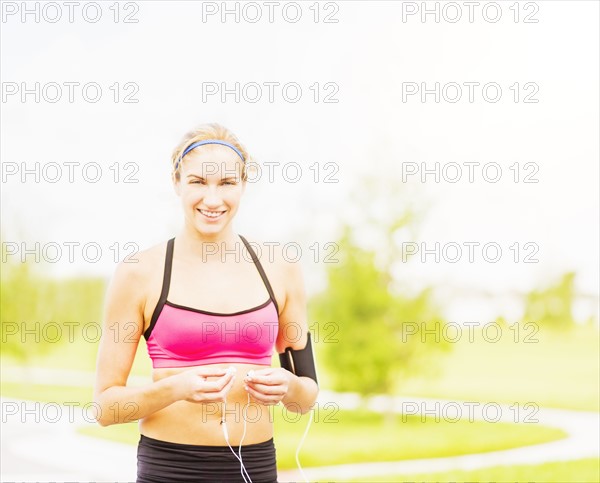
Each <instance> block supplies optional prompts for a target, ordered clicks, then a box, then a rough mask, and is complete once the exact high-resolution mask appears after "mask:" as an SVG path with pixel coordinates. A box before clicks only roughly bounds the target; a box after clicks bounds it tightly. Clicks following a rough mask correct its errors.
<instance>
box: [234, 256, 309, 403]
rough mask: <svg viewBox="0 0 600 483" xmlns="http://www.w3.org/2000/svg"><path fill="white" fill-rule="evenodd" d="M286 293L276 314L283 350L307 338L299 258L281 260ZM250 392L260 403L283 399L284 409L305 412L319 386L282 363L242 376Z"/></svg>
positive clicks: (278, 346)
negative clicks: (249, 375) (292, 260)
mask: <svg viewBox="0 0 600 483" xmlns="http://www.w3.org/2000/svg"><path fill="white" fill-rule="evenodd" d="M282 263H283V264H284V265H283V270H284V274H285V276H284V277H283V279H284V280H285V285H286V294H285V295H286V297H285V304H284V307H283V310H282V311H281V313H280V314H279V330H278V334H277V341H276V343H275V348H276V349H277V352H278V353H283V352H284V351H285V349H286V348H287V347H289V348H291V349H293V350H301V349H304V348H305V347H306V344H307V343H310V342H309V339H308V323H307V309H306V305H307V299H306V291H305V289H304V277H303V275H302V269H301V267H300V263H299V262H288V261H283V262H282ZM245 382H246V386H247V390H248V392H249V393H250V395H251V396H252V397H253V398H254V399H256V400H257V401H258V402H260V403H262V404H277V403H278V402H280V401H281V402H282V403H283V405H284V406H285V407H286V409H287V410H289V411H291V412H295V413H301V414H304V413H306V412H308V411H310V409H311V408H312V406H313V405H314V403H315V401H316V400H317V395H318V393H319V387H318V386H317V383H316V381H314V380H313V379H311V378H310V377H305V376H297V375H295V374H293V373H292V372H290V371H288V370H286V369H283V368H281V367H270V368H267V369H261V370H257V371H255V372H254V374H253V375H252V376H251V377H246V379H245Z"/></svg>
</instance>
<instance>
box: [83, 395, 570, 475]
mask: <svg viewBox="0 0 600 483" xmlns="http://www.w3.org/2000/svg"><path fill="white" fill-rule="evenodd" d="M308 417H309V416H308V415H304V416H302V417H300V418H299V419H297V418H298V415H295V414H293V413H289V414H285V412H284V409H283V408H282V407H276V408H275V409H274V425H275V444H276V447H277V461H278V465H279V466H280V467H281V468H282V469H286V468H294V467H295V465H296V463H295V459H294V458H295V456H294V455H295V451H296V447H297V445H298V442H299V441H300V438H301V436H302V433H303V432H304V429H305V428H306V424H307V422H308ZM81 432H82V433H83V434H87V435H89V436H95V437H104V438H107V439H111V440H114V441H119V442H122V443H128V444H137V442H138V440H139V433H138V429H137V425H135V424H127V425H114V426H109V427H106V428H102V427H88V428H85V429H82V430H81ZM365 435H367V436H365ZM564 436H566V435H565V433H564V432H563V431H562V430H560V429H555V428H549V427H546V426H540V425H537V424H536V425H532V424H502V423H495V424H494V423H486V422H473V423H469V422H468V421H460V422H457V423H449V422H444V421H443V420H441V421H440V422H437V423H436V422H435V420H433V419H430V420H428V421H426V422H425V423H423V422H421V419H420V418H418V417H409V418H407V419H406V422H402V420H401V418H400V417H397V418H395V419H394V420H393V422H392V424H391V425H389V424H386V422H385V420H384V418H383V416H381V415H380V414H377V413H372V412H366V411H333V410H331V409H328V410H325V411H324V410H320V413H316V415H315V416H314V419H313V421H312V423H311V428H310V431H309V433H308V436H307V438H306V440H305V442H304V445H303V446H302V451H301V459H302V464H303V465H306V466H307V467H308V466H322V465H336V464H344V463H349V462H353V463H358V462H373V461H396V460H405V459H413V458H435V457H444V456H456V455H461V454H469V453H482V452H486V451H495V450H501V449H507V448H513V447H517V446H525V445H530V444H536V443H542V442H547V441H552V440H556V439H560V438H562V437H564ZM365 437H368V444H364V445H363V444H362V443H363V442H364V441H365Z"/></svg>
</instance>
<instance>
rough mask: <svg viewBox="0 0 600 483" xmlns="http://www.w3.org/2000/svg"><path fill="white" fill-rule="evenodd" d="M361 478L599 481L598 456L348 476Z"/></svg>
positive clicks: (512, 482)
mask: <svg viewBox="0 0 600 483" xmlns="http://www.w3.org/2000/svg"><path fill="white" fill-rule="evenodd" d="M349 481H350V482H354V483H363V482H369V483H370V482H373V483H376V482H417V481H418V482H434V481H435V482H439V483H441V482H457V483H458V482H479V481H481V482H483V481H485V482H489V481H493V482H496V483H501V482H510V483H515V482H543V483H571V482H572V483H597V482H598V481H600V459H598V458H587V459H581V460H575V461H559V462H553V463H544V464H541V465H515V466H493V467H490V468H483V469H479V470H472V471H459V470H455V471H447V472H441V473H419V474H413V475H393V476H385V477H373V478H368V479H364V478H363V479H353V480H349Z"/></svg>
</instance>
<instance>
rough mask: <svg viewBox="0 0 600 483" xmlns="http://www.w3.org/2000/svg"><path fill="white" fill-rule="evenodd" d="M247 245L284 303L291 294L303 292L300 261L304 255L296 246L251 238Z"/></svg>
mask: <svg viewBox="0 0 600 483" xmlns="http://www.w3.org/2000/svg"><path fill="white" fill-rule="evenodd" d="M249 243H250V244H251V246H252V248H253V249H254V250H255V252H256V255H257V257H258V258H259V260H260V263H261V265H263V267H264V269H265V271H266V272H267V276H268V277H269V279H270V280H272V284H273V285H274V286H275V285H276V286H277V287H276V288H275V291H276V292H277V291H280V293H281V295H282V297H281V299H282V301H285V300H286V298H287V296H288V295H289V294H290V293H291V292H296V291H298V290H300V291H302V290H303V287H304V282H303V273H302V264H301V260H302V256H303V255H305V254H303V253H301V251H300V250H301V249H300V246H299V245H298V244H295V243H285V242H281V241H270V240H264V239H260V238H258V239H257V238H253V239H252V241H250V240H249ZM277 289H279V290H277ZM278 298H279V297H278Z"/></svg>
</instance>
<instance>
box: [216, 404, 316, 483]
mask: <svg viewBox="0 0 600 483" xmlns="http://www.w3.org/2000/svg"><path fill="white" fill-rule="evenodd" d="M249 405H250V394H248V402H247V403H246V404H245V405H244V409H243V410H242V418H243V419H244V430H243V432H242V438H241V439H240V445H239V447H238V452H237V453H236V452H235V450H234V449H233V448H232V447H231V445H230V444H229V434H228V433H227V422H226V421H225V413H226V411H227V401H223V406H224V410H223V415H222V416H221V426H222V427H223V436H224V437H225V442H226V443H227V446H229V449H230V450H231V452H232V453H233V456H235V457H236V458H237V460H238V461H239V462H240V473H241V475H242V479H243V480H244V483H252V480H251V479H250V475H249V474H248V471H247V470H246V467H245V466H244V462H243V461H242V443H243V442H244V438H245V437H246V429H247V420H246V414H247V410H248V406H249ZM313 411H314V410H313V409H311V410H310V413H309V415H308V423H307V424H306V429H305V430H304V434H302V438H300V442H299V443H298V447H297V448H296V465H297V466H298V470H299V471H300V474H301V475H302V478H303V479H304V481H305V482H306V483H310V482H309V480H308V478H307V477H306V474H305V473H304V470H303V469H302V465H301V464H300V458H299V456H300V449H301V448H302V445H303V444H304V440H305V439H306V435H307V434H308V430H309V429H310V423H311V421H312V418H313Z"/></svg>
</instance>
